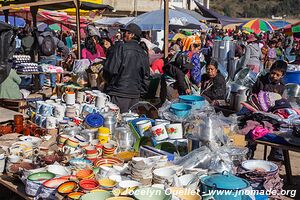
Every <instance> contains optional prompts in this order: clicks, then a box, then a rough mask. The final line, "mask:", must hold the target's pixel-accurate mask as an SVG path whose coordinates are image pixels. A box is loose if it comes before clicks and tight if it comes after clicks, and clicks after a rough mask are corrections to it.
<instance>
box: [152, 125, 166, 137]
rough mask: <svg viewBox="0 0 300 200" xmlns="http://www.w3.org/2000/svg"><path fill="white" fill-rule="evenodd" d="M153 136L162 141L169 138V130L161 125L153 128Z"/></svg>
mask: <svg viewBox="0 0 300 200" xmlns="http://www.w3.org/2000/svg"><path fill="white" fill-rule="evenodd" d="M151 131H152V136H153V137H154V138H155V139H156V140H158V141H160V140H164V139H167V138H168V134H167V130H166V128H165V125H164V124H159V125H156V126H153V127H152V128H151Z"/></svg>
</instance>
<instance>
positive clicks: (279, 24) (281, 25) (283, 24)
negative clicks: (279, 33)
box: [269, 20, 290, 29]
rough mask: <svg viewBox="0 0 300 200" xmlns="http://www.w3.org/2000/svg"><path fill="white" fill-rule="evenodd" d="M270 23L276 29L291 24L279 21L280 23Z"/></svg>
mask: <svg viewBox="0 0 300 200" xmlns="http://www.w3.org/2000/svg"><path fill="white" fill-rule="evenodd" d="M269 23H270V24H271V25H272V27H273V28H274V29H281V28H283V27H285V26H287V25H289V24H290V23H289V22H287V21H283V20H279V21H269Z"/></svg>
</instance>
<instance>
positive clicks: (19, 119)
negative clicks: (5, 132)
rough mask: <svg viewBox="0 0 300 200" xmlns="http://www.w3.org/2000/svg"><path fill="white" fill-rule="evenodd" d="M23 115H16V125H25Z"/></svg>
mask: <svg viewBox="0 0 300 200" xmlns="http://www.w3.org/2000/svg"><path fill="white" fill-rule="evenodd" d="M23 120H24V118H23V115H14V123H15V125H23Z"/></svg>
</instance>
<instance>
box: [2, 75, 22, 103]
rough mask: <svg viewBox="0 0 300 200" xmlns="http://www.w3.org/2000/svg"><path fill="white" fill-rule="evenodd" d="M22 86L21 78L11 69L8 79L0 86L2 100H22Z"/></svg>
mask: <svg viewBox="0 0 300 200" xmlns="http://www.w3.org/2000/svg"><path fill="white" fill-rule="evenodd" d="M20 84H21V78H20V76H19V75H18V74H17V72H16V71H15V70H14V69H11V70H10V72H9V75H8V77H7V78H6V79H5V80H4V81H3V82H2V83H1V84H0V99H22V94H21V92H20V88H19V85H20Z"/></svg>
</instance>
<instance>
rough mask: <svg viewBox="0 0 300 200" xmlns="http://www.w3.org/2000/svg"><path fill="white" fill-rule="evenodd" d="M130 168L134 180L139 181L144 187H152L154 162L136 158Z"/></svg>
mask: <svg viewBox="0 0 300 200" xmlns="http://www.w3.org/2000/svg"><path fill="white" fill-rule="evenodd" d="M128 166H129V170H130V175H131V178H132V179H133V180H136V181H139V182H141V183H142V184H143V185H151V183H152V178H153V176H152V169H153V167H154V162H151V161H150V159H147V158H141V157H135V158H133V159H132V161H131V162H130V163H129V165H128Z"/></svg>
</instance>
